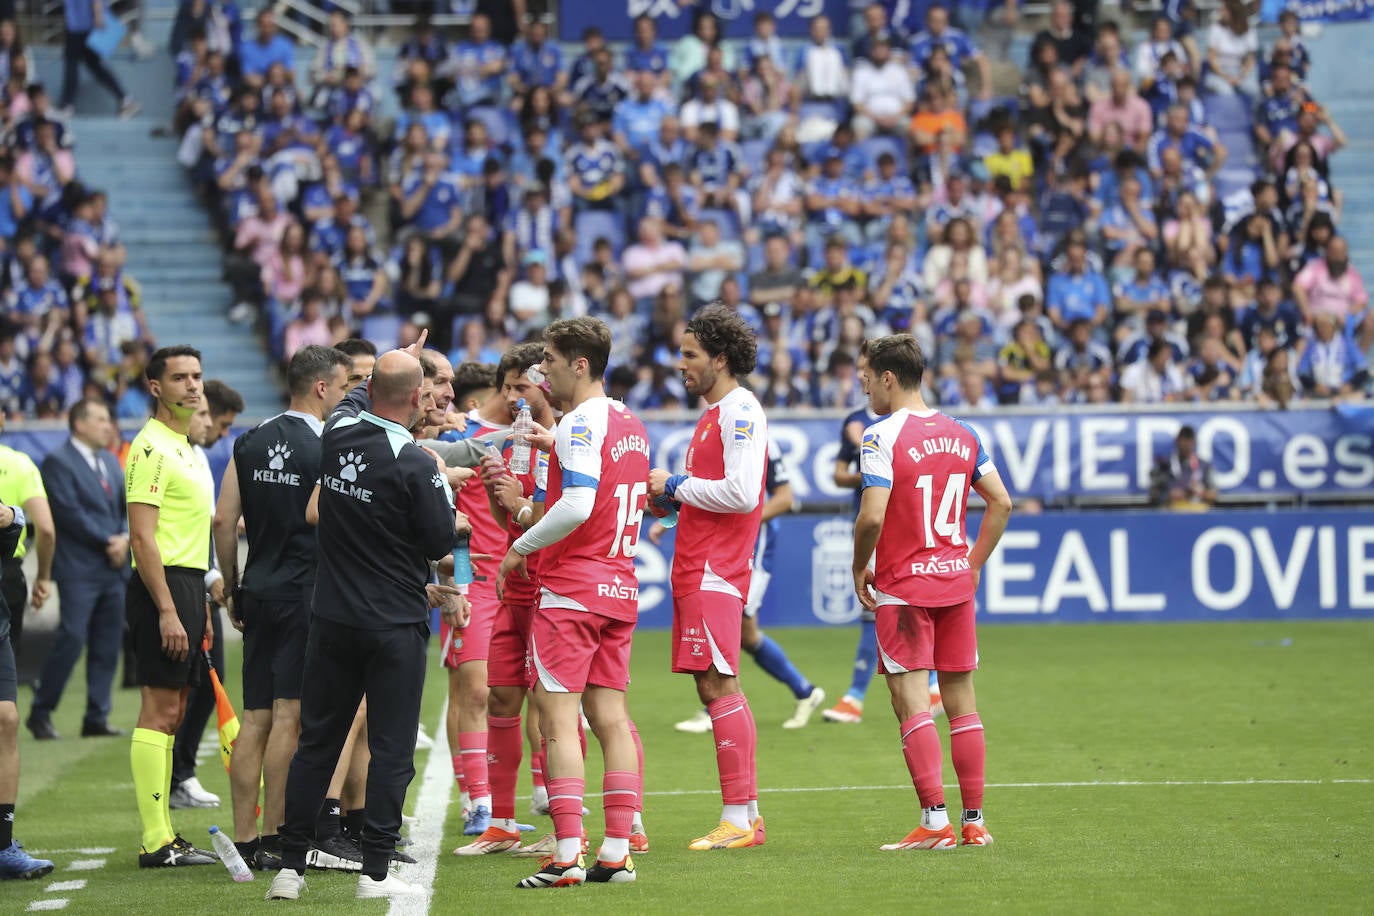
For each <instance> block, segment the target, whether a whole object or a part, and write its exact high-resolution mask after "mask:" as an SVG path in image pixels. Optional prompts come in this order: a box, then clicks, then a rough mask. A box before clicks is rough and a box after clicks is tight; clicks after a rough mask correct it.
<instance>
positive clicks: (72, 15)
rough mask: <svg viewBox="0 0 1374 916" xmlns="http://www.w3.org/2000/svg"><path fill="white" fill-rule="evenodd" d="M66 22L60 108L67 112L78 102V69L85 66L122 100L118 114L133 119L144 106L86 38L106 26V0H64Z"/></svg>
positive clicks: (63, 13)
mask: <svg viewBox="0 0 1374 916" xmlns="http://www.w3.org/2000/svg"><path fill="white" fill-rule="evenodd" d="M62 15H63V21H64V23H65V25H66V27H67V32H66V36H65V37H64V38H63V43H62V102H61V108H62V109H63V111H64V112H66V113H67V114H68V115H70V114H71V113H72V110H73V106H74V105H75V104H76V89H77V71H78V67H80V66H83V65H84V66H85V68H86V69H87V70H89V71H90V73H91V76H94V77H95V81H96V82H97V83H99V84H100V85H102V86H104V87H105V88H106V89H108V90H109V91H110V93H111V94H113V95H114V97H115V98H116V99H118V100H119V116H120V117H121V118H132V117H133V116H134V115H136V114H138V110H139V108H140V107H141V106H140V105H139V104H138V102H135V101H134V99H133V97H132V96H129V95H127V94H125V92H124V87H123V86H121V85H120V84H119V80H118V79H117V78H116V77H115V75H114V74H113V73H111V72H110V71H109V69H108V68H107V67H106V66H105V62H104V61H103V60H101V59H100V55H99V54H97V53H95V52H94V51H92V50H91V48H90V46H89V45H88V44H86V39H88V38H89V37H90V36H91V33H92V32H98V31H100V30H102V29H104V28H105V16H106V12H105V2H104V0H63V3H62Z"/></svg>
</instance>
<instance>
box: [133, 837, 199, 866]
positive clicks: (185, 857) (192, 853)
mask: <svg viewBox="0 0 1374 916" xmlns="http://www.w3.org/2000/svg"><path fill="white" fill-rule="evenodd" d="M177 839H180V837H178V838H177ZM183 842H184V841H183ZM214 864H215V860H214V859H212V858H210V857H209V856H208V855H205V854H204V853H202V852H200V851H199V850H197V849H196V848H195V847H194V846H191V845H190V844H189V843H188V844H187V845H186V846H184V847H179V846H177V843H176V840H173V841H172V842H170V843H168V844H167V845H166V846H163V847H162V848H161V849H159V850H157V851H156V852H148V851H147V850H146V849H145V850H139V853H138V867H139V868H177V867H180V866H182V865H214Z"/></svg>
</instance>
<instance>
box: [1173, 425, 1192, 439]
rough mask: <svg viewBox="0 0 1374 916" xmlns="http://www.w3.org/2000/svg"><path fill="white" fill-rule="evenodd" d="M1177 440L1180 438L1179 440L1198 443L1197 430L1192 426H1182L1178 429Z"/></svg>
mask: <svg viewBox="0 0 1374 916" xmlns="http://www.w3.org/2000/svg"><path fill="white" fill-rule="evenodd" d="M1176 438H1178V439H1188V440H1191V441H1193V442H1196V441H1197V430H1195V429H1193V428H1192V427H1191V426H1186V425H1185V426H1180V427H1179V428H1178V436H1177V437H1176Z"/></svg>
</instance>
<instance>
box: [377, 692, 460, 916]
mask: <svg viewBox="0 0 1374 916" xmlns="http://www.w3.org/2000/svg"><path fill="white" fill-rule="evenodd" d="M447 721H448V703H447V701H445V703H444V707H443V709H441V710H440V711H439V727H438V729H436V730H435V732H434V747H432V748H430V750H429V762H428V763H426V764H425V772H424V775H423V776H422V777H421V778H420V794H419V796H418V797H417V798H416V799H415V817H416V818H417V819H418V820H416V822H415V824H414V826H412V827H411V829H410V845H409V846H408V847H406V851H407V852H409V853H410V854H411V855H412V856H414V857H415V859H416V864H414V865H408V866H406V871H405V874H404V877H405V879H406V881H408V882H410V883H411V884H417V885H419V886H420V887H423V888H424V889H425V891H426V893H425V895H424V896H422V897H421V896H415V897H397V898H394V899H393V900H392V901H391V907H390V908H389V909H388V910H387V913H388V916H426V914H427V913H429V905H430V898H431V897H432V896H433V895H434V873H435V871H436V870H437V869H438V866H439V848H440V846H441V845H442V844H443V842H444V821H446V820H447V819H448V802H449V796H450V794H451V793H452V791H453V761H452V758H451V755H450V754H449V750H448V729H447V728H445V727H444V723H445V722H447Z"/></svg>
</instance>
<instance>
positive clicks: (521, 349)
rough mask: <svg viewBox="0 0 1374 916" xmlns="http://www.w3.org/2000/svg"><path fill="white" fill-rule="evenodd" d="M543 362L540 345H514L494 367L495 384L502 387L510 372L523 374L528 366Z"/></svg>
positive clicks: (542, 349) (542, 352)
mask: <svg viewBox="0 0 1374 916" xmlns="http://www.w3.org/2000/svg"><path fill="white" fill-rule="evenodd" d="M543 361H544V345H543V344H541V343H522V344H516V345H515V346H513V347H511V348H510V349H509V350H507V351H506V354H505V355H504V356H502V357H501V362H500V363H498V364H497V366H496V384H498V385H504V384H505V383H506V376H507V375H510V374H511V373H512V372H515V373H521V374H523V373H524V372H525V370H526V369H528V368H529V367H530V366H537V365H539V364H540V363H542V362H543Z"/></svg>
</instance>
